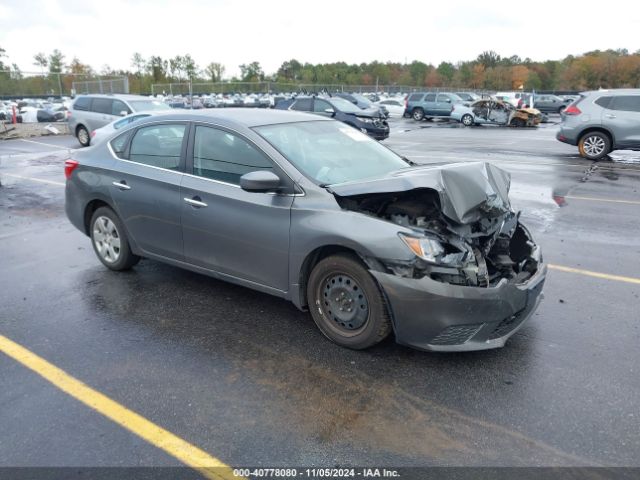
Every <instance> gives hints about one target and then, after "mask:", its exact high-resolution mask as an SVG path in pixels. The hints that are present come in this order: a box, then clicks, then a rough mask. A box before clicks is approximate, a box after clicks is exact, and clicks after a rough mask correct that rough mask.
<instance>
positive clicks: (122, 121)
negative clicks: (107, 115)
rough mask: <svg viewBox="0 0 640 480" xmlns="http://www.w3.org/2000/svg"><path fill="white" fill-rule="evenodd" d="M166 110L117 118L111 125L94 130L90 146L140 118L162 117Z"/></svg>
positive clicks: (135, 113) (136, 113)
mask: <svg viewBox="0 0 640 480" xmlns="http://www.w3.org/2000/svg"><path fill="white" fill-rule="evenodd" d="M166 113H167V111H166V110H148V111H146V112H134V113H131V114H129V115H127V116H126V117H122V118H118V119H117V120H114V121H113V122H111V123H108V124H106V125H105V126H104V127H102V128H96V129H95V130H93V131H92V132H91V145H96V144H98V143H100V142H102V140H104V139H105V138H108V137H110V136H111V134H112V133H113V132H115V131H116V130H120V129H121V128H122V127H126V126H127V125H129V124H131V123H133V122H136V121H138V120H140V119H142V118H146V117H150V116H152V115H162V114H166Z"/></svg>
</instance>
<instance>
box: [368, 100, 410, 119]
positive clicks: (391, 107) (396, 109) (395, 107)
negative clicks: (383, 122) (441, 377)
mask: <svg viewBox="0 0 640 480" xmlns="http://www.w3.org/2000/svg"><path fill="white" fill-rule="evenodd" d="M374 105H377V106H379V107H384V108H386V109H387V111H388V112H389V116H390V117H400V118H402V116H403V115H404V102H403V101H402V100H398V99H396V98H387V99H386V100H380V101H379V102H376V103H375V104H374Z"/></svg>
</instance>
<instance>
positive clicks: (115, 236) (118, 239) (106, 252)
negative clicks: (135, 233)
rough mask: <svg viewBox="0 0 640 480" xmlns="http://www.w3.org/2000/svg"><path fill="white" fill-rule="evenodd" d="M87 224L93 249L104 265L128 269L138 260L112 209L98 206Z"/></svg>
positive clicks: (117, 268)
mask: <svg viewBox="0 0 640 480" xmlns="http://www.w3.org/2000/svg"><path fill="white" fill-rule="evenodd" d="M89 225H90V228H91V230H90V233H91V243H92V244H93V250H94V251H95V252H96V255H97V256H98V258H99V259H100V261H101V262H102V263H103V264H104V266H105V267H107V268H110V269H111V270H128V269H130V268H131V267H133V266H134V265H135V264H136V263H138V262H139V261H140V257H138V256H137V255H134V254H133V253H132V252H131V247H130V246H129V240H128V239H127V234H126V233H125V230H124V225H122V222H121V221H120V219H119V218H118V216H117V215H116V214H115V212H114V211H113V210H111V209H110V208H108V207H100V208H98V209H97V210H96V211H95V212H94V214H93V216H92V217H91V223H90V224H89Z"/></svg>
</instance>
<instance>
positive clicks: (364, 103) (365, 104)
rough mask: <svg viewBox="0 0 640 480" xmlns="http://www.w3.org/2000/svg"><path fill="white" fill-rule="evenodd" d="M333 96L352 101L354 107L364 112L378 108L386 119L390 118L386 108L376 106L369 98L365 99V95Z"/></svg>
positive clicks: (336, 94) (333, 95) (335, 94)
mask: <svg viewBox="0 0 640 480" xmlns="http://www.w3.org/2000/svg"><path fill="white" fill-rule="evenodd" d="M331 96H332V97H340V98H344V99H345V100H348V101H350V102H351V103H353V104H354V105H357V106H358V107H360V108H361V109H362V110H370V109H374V108H378V109H379V110H380V113H381V114H382V115H383V116H384V117H388V116H389V111H388V110H387V109H386V108H385V107H383V106H380V105H376V104H375V103H373V102H372V101H371V100H369V99H368V98H367V97H365V96H364V95H360V94H359V93H344V92H338V93H332V94H331Z"/></svg>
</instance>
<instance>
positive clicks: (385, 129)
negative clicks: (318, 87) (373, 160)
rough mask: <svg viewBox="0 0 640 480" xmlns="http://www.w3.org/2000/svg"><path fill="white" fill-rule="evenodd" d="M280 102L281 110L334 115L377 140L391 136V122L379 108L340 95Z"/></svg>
mask: <svg viewBox="0 0 640 480" xmlns="http://www.w3.org/2000/svg"><path fill="white" fill-rule="evenodd" d="M287 104H288V102H287V101H285V102H280V103H278V105H276V108H277V109H279V110H294V111H298V112H312V113H315V114H317V115H322V116H325V117H332V118H335V119H336V120H339V121H341V122H343V123H346V124H347V125H350V126H352V127H354V128H357V129H358V130H360V131H361V132H363V133H366V134H367V135H369V136H370V137H372V138H375V139H376V140H384V139H385V138H388V137H389V124H388V123H387V120H386V119H385V118H384V117H383V116H382V115H381V114H380V111H379V110H376V109H371V110H362V109H360V108H358V107H357V106H356V105H354V104H353V103H351V102H350V101H348V100H345V99H344V98H340V97H324V98H320V97H297V98H296V99H295V100H294V101H293V102H292V103H291V104H290V105H287Z"/></svg>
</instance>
